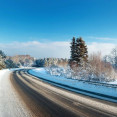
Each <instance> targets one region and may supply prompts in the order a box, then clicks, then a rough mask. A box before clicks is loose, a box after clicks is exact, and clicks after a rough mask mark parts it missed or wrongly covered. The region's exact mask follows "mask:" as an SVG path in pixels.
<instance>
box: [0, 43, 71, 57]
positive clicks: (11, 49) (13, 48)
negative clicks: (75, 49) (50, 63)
mask: <svg viewBox="0 0 117 117" xmlns="http://www.w3.org/2000/svg"><path fill="white" fill-rule="evenodd" d="M0 49H1V50H3V51H4V52H5V53H6V54H7V55H10V56H12V55H17V54H30V55H31V56H34V57H37V58H43V57H58V58H68V57H69V55H70V48H69V42H48V43H40V42H38V41H31V42H22V43H21V42H13V43H9V44H2V43H0Z"/></svg>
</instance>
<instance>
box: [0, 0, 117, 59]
mask: <svg viewBox="0 0 117 117" xmlns="http://www.w3.org/2000/svg"><path fill="white" fill-rule="evenodd" d="M116 6H117V1H115V0H112V1H109V0H96V1H93V0H88V1H87V0H83V1H80V0H68V1H67V2H66V1H65V0H59V1H54V0H50V1H48V0H44V1H37V0H35V1H31V0H30V1H28V0H25V1H23V0H20V1H17V2H16V1H15V0H11V1H8V0H5V1H3V0H2V1H0V50H3V51H4V52H5V53H6V54H7V55H8V56H13V55H19V54H20V55H26V54H29V55H31V56H33V57H36V58H39V57H41V58H44V57H45V58H46V57H55V58H58V57H59V58H69V57H70V48H69V43H70V41H71V39H72V37H73V36H75V37H79V36H81V37H83V40H84V41H85V42H86V44H87V45H88V49H89V53H93V52H98V51H100V52H102V55H106V54H109V53H110V52H111V50H112V48H114V47H116V46H117V34H116V30H117V22H116V21H117V15H116V13H117V7H116ZM56 53H57V54H56Z"/></svg>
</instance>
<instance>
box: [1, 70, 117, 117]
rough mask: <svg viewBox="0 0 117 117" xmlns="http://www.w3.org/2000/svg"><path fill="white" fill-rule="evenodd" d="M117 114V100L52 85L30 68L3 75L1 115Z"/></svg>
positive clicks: (75, 116)
mask: <svg viewBox="0 0 117 117" xmlns="http://www.w3.org/2000/svg"><path fill="white" fill-rule="evenodd" d="M31 116H32V117H117V103H111V102H107V101H103V100H99V99H94V98H91V97H88V96H84V95H81V94H76V93H73V92H70V91H67V90H65V89H62V88H58V87H55V86H52V85H50V84H48V83H45V82H43V81H41V80H40V79H38V78H36V77H34V76H31V75H29V74H28V73H27V72H26V70H20V71H14V72H12V73H11V72H9V73H8V72H7V74H5V75H4V77H3V78H0V117H31Z"/></svg>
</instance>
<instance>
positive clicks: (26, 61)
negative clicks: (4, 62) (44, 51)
mask: <svg viewBox="0 0 117 117" xmlns="http://www.w3.org/2000/svg"><path fill="white" fill-rule="evenodd" d="M7 59H11V60H12V61H13V62H14V63H16V64H17V65H18V66H19V67H21V66H32V64H33V63H34V61H35V58H34V57H31V56H30V55H16V56H7Z"/></svg>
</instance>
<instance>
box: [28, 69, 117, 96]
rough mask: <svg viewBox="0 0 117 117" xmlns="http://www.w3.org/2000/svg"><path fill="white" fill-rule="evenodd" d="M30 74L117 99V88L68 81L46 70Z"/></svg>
mask: <svg viewBox="0 0 117 117" xmlns="http://www.w3.org/2000/svg"><path fill="white" fill-rule="evenodd" d="M29 73H30V74H32V75H35V76H37V77H41V78H44V79H47V80H50V81H54V82H57V83H61V84H65V85H68V86H71V87H75V88H80V89H83V90H88V91H92V92H96V93H100V94H105V95H110V96H114V97H117V88H110V87H105V86H99V85H94V84H89V83H87V82H81V81H80V82H79V81H78V80H75V79H67V78H64V77H58V76H51V75H50V74H48V73H47V72H46V70H45V69H44V68H37V69H32V70H30V71H29Z"/></svg>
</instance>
